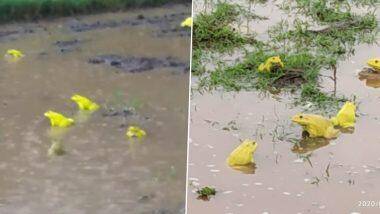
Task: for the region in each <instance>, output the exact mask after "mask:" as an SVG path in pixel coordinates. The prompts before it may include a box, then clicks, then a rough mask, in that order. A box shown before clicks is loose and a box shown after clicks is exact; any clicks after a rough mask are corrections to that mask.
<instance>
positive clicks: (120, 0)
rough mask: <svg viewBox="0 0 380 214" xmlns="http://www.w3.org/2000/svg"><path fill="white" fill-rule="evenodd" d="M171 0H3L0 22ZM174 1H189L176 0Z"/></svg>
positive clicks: (162, 2) (122, 7)
mask: <svg viewBox="0 0 380 214" xmlns="http://www.w3.org/2000/svg"><path fill="white" fill-rule="evenodd" d="M169 2H173V0H1V1H0V22H5V21H13V20H34V19H38V18H42V17H50V16H53V17H57V16H68V15H73V14H83V13H91V12H97V11H106V10H121V9H125V8H130V7H143V6H157V5H161V4H164V3H169ZM174 2H189V1H188V0H174Z"/></svg>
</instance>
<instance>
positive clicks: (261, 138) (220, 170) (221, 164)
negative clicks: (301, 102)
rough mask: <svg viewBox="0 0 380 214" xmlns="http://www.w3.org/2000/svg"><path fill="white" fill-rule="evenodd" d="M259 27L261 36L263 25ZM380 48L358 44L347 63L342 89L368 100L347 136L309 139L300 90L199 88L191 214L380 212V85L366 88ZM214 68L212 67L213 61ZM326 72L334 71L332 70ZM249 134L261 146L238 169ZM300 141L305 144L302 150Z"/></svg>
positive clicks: (327, 83) (330, 84)
mask: <svg viewBox="0 0 380 214" xmlns="http://www.w3.org/2000/svg"><path fill="white" fill-rule="evenodd" d="M198 2H199V1H198ZM239 3H240V5H244V4H243V3H241V2H239ZM207 5H208V7H210V5H209V4H206V6H207ZM195 8H196V9H197V10H198V12H199V10H200V9H202V10H203V9H204V8H205V6H204V5H203V4H198V5H197V4H196V5H195ZM261 8H262V6H257V7H256V9H255V11H256V12H257V13H259V14H260V15H268V16H269V15H270V13H271V11H272V12H273V11H275V10H276V9H270V8H269V9H268V8H266V9H263V10H261ZM272 16H273V14H272ZM273 17H274V19H276V17H275V16H273ZM275 21H278V20H275ZM268 22H269V21H268ZM269 24H270V23H269ZM242 26H243V25H242ZM253 26H255V25H254V23H253ZM259 26H261V24H259ZM242 29H243V28H241V30H242ZM253 29H257V30H258V31H259V32H258V33H260V31H261V30H262V29H261V28H253ZM242 31H244V30H242ZM260 36H261V35H260V34H259V35H258V37H260ZM261 38H262V37H261ZM378 41H380V40H378ZM379 48H380V46H378V45H360V46H357V47H356V51H355V55H353V56H352V57H351V58H349V59H347V60H345V61H343V62H340V63H339V67H338V70H337V80H336V84H335V85H336V93H338V94H344V95H346V96H351V95H356V100H357V101H358V102H359V103H360V105H359V109H358V115H359V117H358V119H357V123H356V126H355V130H354V132H353V133H343V134H341V136H340V137H339V138H338V139H336V140H331V141H330V142H329V141H324V140H318V141H310V142H304V141H303V142H301V139H302V137H301V131H302V129H301V128H300V127H299V126H297V125H294V124H292V123H291V121H290V118H291V116H293V115H294V114H296V113H298V112H302V111H304V110H305V109H304V108H305V107H296V106H294V105H293V104H292V103H293V101H292V99H293V98H292V95H288V94H279V95H271V94H263V93H259V92H239V93H237V92H226V91H223V90H213V91H211V92H203V93H202V94H201V93H199V92H198V91H197V90H193V93H192V97H191V106H190V108H191V109H190V110H191V124H190V127H191V129H190V130H191V132H190V143H189V154H190V156H189V176H188V180H189V191H188V212H189V213H203V212H205V211H207V213H226V214H245V213H247V214H248V213H254V214H256V213H257V214H264V213H265V214H278V213H281V214H283V213H286V214H288V213H289V214H291V213H294V214H296V213H297V214H301V213H302V214H305V213H313V214H314V213H320V214H327V213H331V214H335V213H352V214H353V213H355V214H357V213H361V214H376V213H380V207H379V201H380V188H379V185H378V181H379V179H380V152H379V151H380V143H379V142H380V137H379V136H378V135H377V133H378V130H379V128H380V121H379V119H380V118H379V115H380V110H379V108H378V104H379V101H380V95H379V89H377V88H375V87H374V85H375V86H376V84H378V82H376V81H370V84H368V82H367V85H366V82H365V81H364V80H363V81H361V80H359V79H358V73H359V72H360V71H361V69H362V68H363V67H364V66H365V62H366V60H367V59H368V58H371V57H376V56H377V57H378V56H379V55H378V54H379ZM235 58H239V54H236V55H233V56H232V57H231V56H228V57H226V58H225V59H226V61H227V63H229V64H233V63H234V59H235ZM208 68H209V69H212V68H213V65H208ZM322 73H323V75H325V76H332V73H331V71H323V72H322ZM322 80H323V81H322V86H323V89H324V91H328V92H332V91H334V81H332V80H331V79H330V78H322ZM197 83H198V79H197V78H196V77H194V78H193V81H192V87H194V88H196V86H197ZM306 110H308V111H309V112H310V111H311V112H312V110H311V109H306ZM246 138H250V139H254V140H256V142H257V143H258V149H257V150H256V153H255V156H254V157H255V162H256V169H255V170H254V172H252V171H251V172H247V171H245V172H241V171H237V170H234V169H231V168H229V167H228V166H227V164H226V159H227V157H228V155H229V154H230V153H231V151H232V150H233V149H234V148H235V147H236V146H238V145H239V144H240V140H244V139H246ZM294 142H299V145H300V147H301V148H300V147H297V146H295V144H294ZM204 186H212V187H215V188H216V190H217V194H216V196H215V197H212V198H211V200H210V201H202V200H198V199H197V194H196V193H195V191H196V190H197V189H198V188H200V187H204ZM362 201H374V202H372V203H373V205H374V206H375V207H364V206H360V205H363V203H362ZM370 203H371V202H370ZM365 204H366V203H364V205H365Z"/></svg>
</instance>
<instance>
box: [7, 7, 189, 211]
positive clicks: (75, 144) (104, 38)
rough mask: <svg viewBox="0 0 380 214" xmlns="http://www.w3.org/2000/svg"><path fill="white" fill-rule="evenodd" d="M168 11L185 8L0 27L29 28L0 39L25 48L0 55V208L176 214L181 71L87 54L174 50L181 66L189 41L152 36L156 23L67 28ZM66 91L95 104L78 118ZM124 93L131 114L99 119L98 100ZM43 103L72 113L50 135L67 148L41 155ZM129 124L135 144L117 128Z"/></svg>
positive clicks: (182, 156) (112, 100) (180, 178)
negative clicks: (135, 128)
mask: <svg viewBox="0 0 380 214" xmlns="http://www.w3.org/2000/svg"><path fill="white" fill-rule="evenodd" d="M176 12H178V13H185V14H187V15H190V6H189V5H174V6H167V7H162V8H156V9H144V10H135V11H127V12H122V13H116V14H115V13H109V14H100V15H93V16H81V17H78V19H73V18H63V19H57V20H52V21H41V22H38V23H26V24H23V23H19V24H12V25H7V26H2V30H13V29H24V28H28V29H33V31H34V33H28V34H16V35H12V36H10V37H4V38H2V39H1V41H0V53H5V51H6V50H7V49H10V48H16V49H20V50H22V51H23V52H24V54H25V57H24V58H22V59H21V60H20V61H18V62H16V63H8V62H6V61H4V60H2V61H1V62H0V71H1V73H0V97H1V107H0V108H1V111H0V121H1V123H0V133H1V136H0V174H1V176H0V186H1V191H0V213H20V214H21V213H22V214H24V213H25V214H28V213H30V214H35V213H49V214H50V213H62V214H63V213H65V214H66V213H76V214H80V213H116V214H117V213H120V214H121V213H123V214H124V213H180V212H183V209H184V203H185V202H184V200H185V196H184V194H183V193H184V191H185V172H186V168H185V166H186V141H187V109H188V81H189V80H188V79H189V78H188V76H189V75H188V73H185V74H184V73H182V74H173V68H162V69H153V70H152V71H146V72H142V73H136V74H131V73H123V72H118V70H117V69H116V68H112V67H110V66H106V65H93V64H90V63H88V59H89V58H91V57H94V56H96V55H101V54H118V55H121V56H138V57H158V58H164V57H168V56H175V57H177V58H179V60H181V61H184V62H187V63H188V59H189V46H190V38H189V37H173V36H171V37H156V36H154V33H155V31H156V30H157V28H155V26H145V25H140V26H120V27H115V28H105V29H98V30H92V31H86V32H80V33H75V32H73V31H71V30H70V29H69V26H70V23H72V22H77V21H78V20H79V21H81V22H94V21H98V20H100V21H104V20H120V19H124V18H127V19H128V18H129V17H136V16H137V15H138V14H144V16H145V17H150V16H152V17H153V16H163V15H165V14H170V13H176ZM177 21H178V23H176V24H180V22H181V21H182V20H177ZM72 39H77V40H80V41H83V43H81V44H80V45H79V46H78V47H79V48H78V49H75V50H73V51H70V52H67V53H61V52H60V51H59V50H58V48H57V47H56V46H55V45H54V43H55V42H56V41H58V40H72ZM74 93H79V94H82V95H85V96H88V97H90V98H91V99H93V100H95V101H96V102H97V103H98V104H100V105H101V106H102V109H100V110H98V111H97V112H95V113H93V114H91V115H90V116H87V117H85V118H83V115H78V110H77V107H76V105H75V103H72V102H71V101H70V97H71V96H72V95H73V94H74ZM132 100H135V101H136V100H138V101H139V102H140V103H141V104H142V105H141V107H140V108H138V109H137V113H136V114H137V115H136V116H131V117H130V118H129V117H127V118H126V119H123V118H122V117H117V116H115V117H105V116H103V113H104V111H105V108H106V107H107V106H108V107H115V108H116V107H117V106H120V105H124V103H127V104H128V103H131V102H132ZM47 110H55V111H58V112H62V113H64V114H66V115H69V116H72V117H74V118H78V117H79V116H82V120H81V121H79V122H78V123H77V124H75V125H74V126H72V127H70V128H68V130H66V133H64V134H62V133H59V136H58V137H59V138H60V139H61V140H62V143H63V145H64V147H65V150H66V151H67V153H66V154H65V155H63V156H56V157H48V156H47V151H48V149H49V147H50V145H51V141H52V135H54V133H53V134H52V133H51V131H50V125H49V122H48V120H47V119H46V118H44V116H43V114H44V112H45V111H47ZM132 124H137V125H139V126H141V127H142V128H143V129H144V130H146V132H147V137H146V138H145V139H144V140H143V141H142V142H135V143H131V142H129V141H127V139H126V137H125V131H126V127H125V126H126V125H132ZM122 125H124V126H122ZM56 134H57V133H55V135H56ZM54 137H57V136H54Z"/></svg>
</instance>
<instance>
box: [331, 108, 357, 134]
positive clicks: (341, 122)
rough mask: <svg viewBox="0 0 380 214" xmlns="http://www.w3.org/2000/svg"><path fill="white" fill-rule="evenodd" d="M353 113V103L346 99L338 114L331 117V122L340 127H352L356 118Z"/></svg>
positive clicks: (354, 110)
mask: <svg viewBox="0 0 380 214" xmlns="http://www.w3.org/2000/svg"><path fill="white" fill-rule="evenodd" d="M355 113H356V106H355V104H354V103H353V102H349V101H347V102H346V103H345V104H344V105H343V107H342V108H341V109H340V110H339V112H338V114H337V115H336V116H335V117H332V118H331V122H332V123H333V124H334V126H339V127H341V128H345V129H346V128H354V126H355V120H356V117H355Z"/></svg>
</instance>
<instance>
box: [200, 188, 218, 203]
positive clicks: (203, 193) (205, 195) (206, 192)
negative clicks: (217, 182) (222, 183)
mask: <svg viewBox="0 0 380 214" xmlns="http://www.w3.org/2000/svg"><path fill="white" fill-rule="evenodd" d="M197 194H198V199H202V200H206V201H208V200H210V198H211V197H212V196H215V195H216V190H215V188H212V187H207V186H206V187H203V188H201V189H198V190H197Z"/></svg>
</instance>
